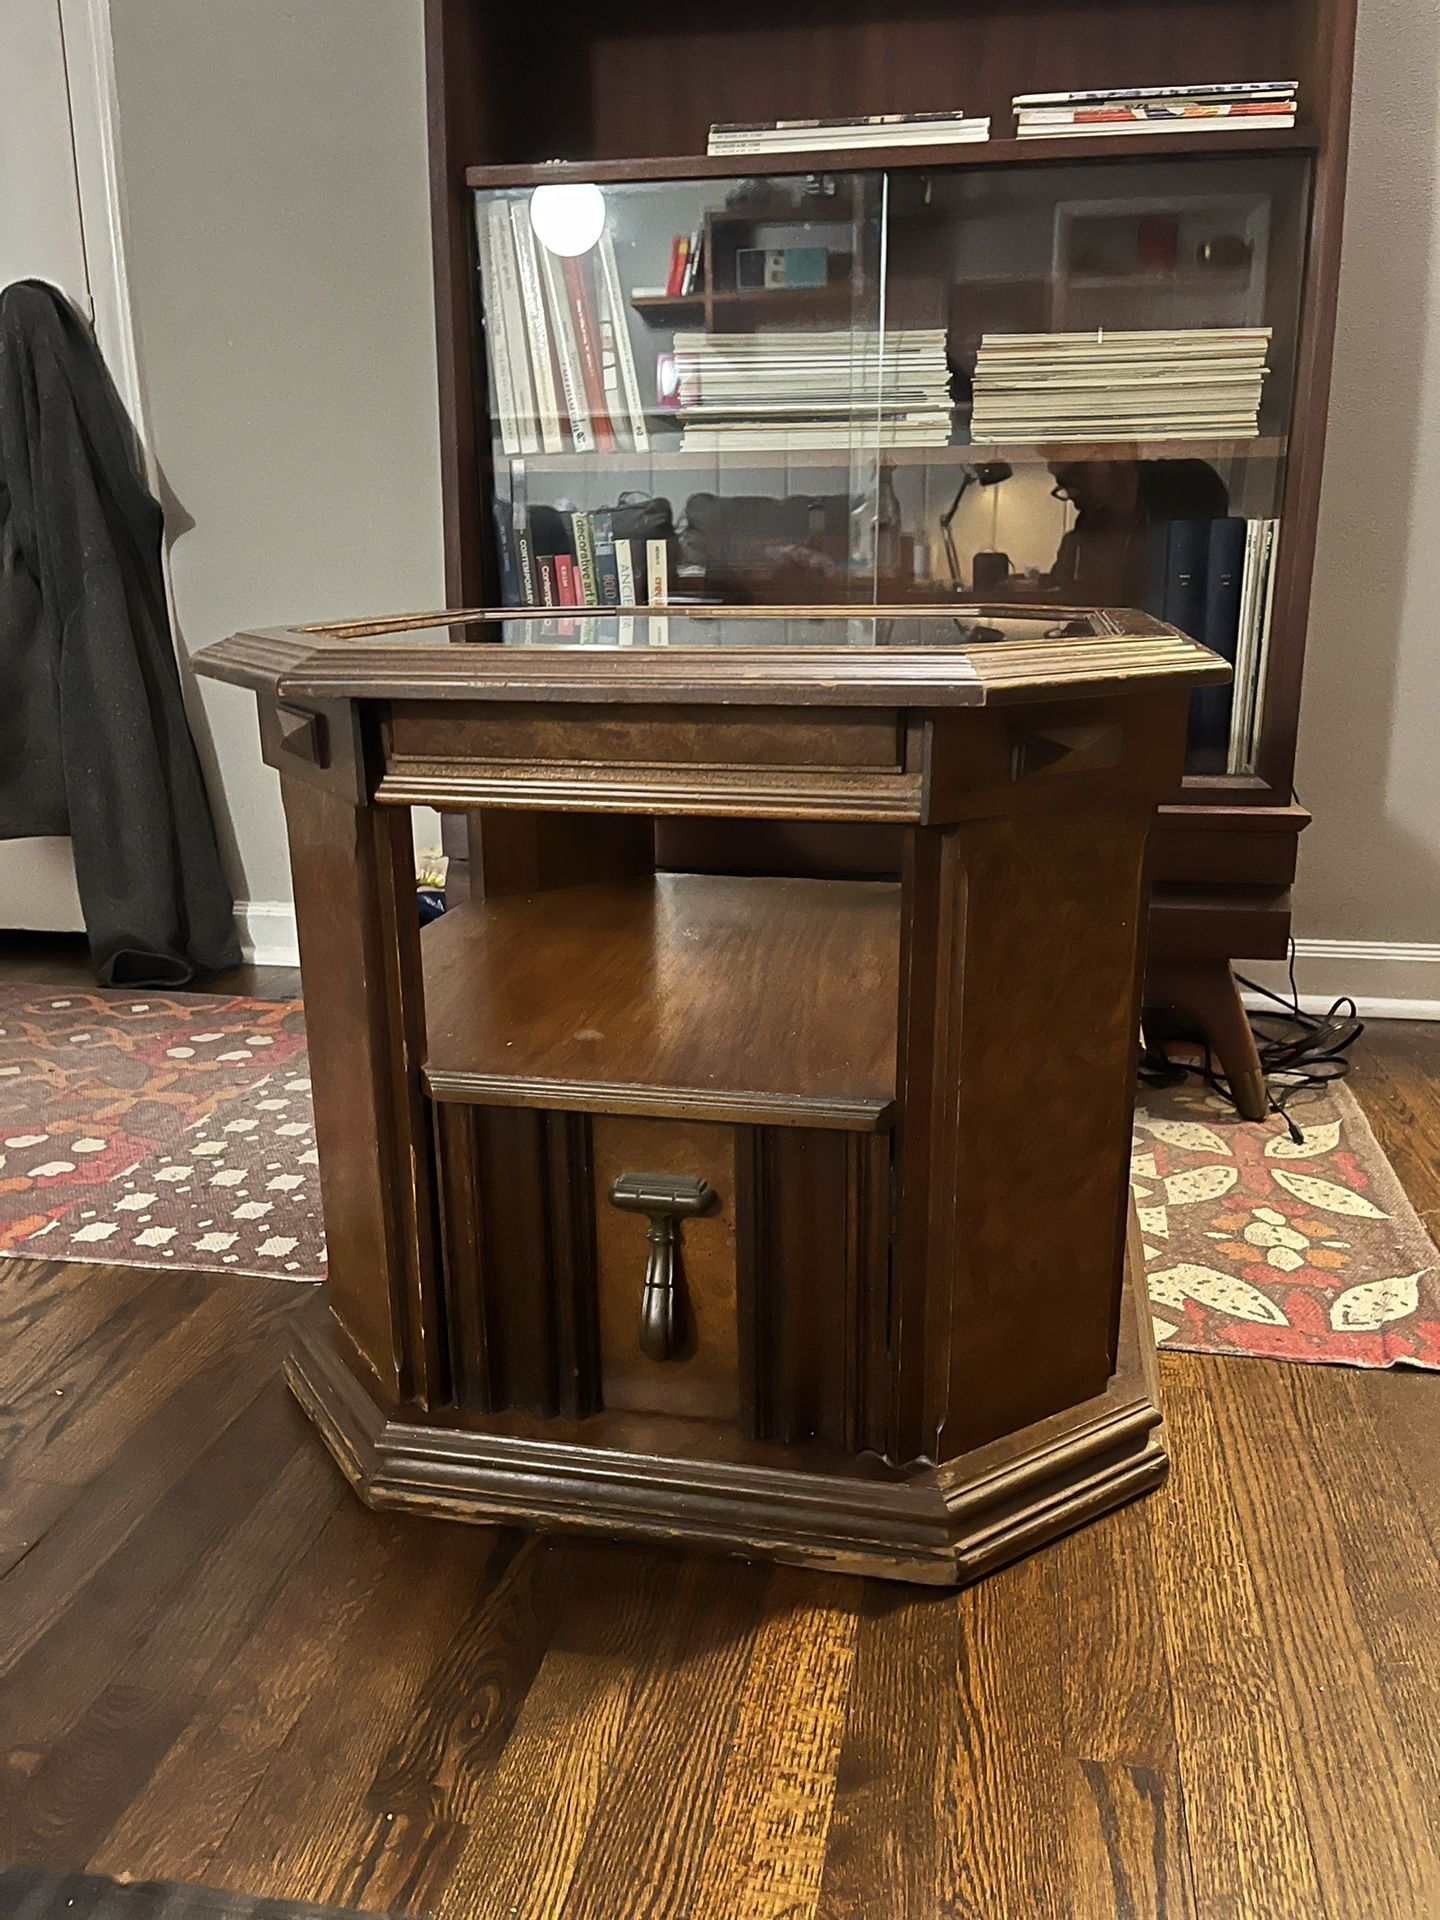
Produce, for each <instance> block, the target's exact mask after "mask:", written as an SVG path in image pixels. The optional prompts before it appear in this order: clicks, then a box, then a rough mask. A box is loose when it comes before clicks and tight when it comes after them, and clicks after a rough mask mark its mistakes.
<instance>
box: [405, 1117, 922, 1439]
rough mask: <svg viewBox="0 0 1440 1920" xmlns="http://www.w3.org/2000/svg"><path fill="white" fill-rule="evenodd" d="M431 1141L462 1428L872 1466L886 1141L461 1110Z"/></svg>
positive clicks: (878, 1425) (882, 1372)
mask: <svg viewBox="0 0 1440 1920" xmlns="http://www.w3.org/2000/svg"><path fill="white" fill-rule="evenodd" d="M435 1122H436V1148H437V1162H438V1175H439V1187H440V1198H441V1220H442V1226H441V1242H442V1255H443V1274H444V1288H445V1321H446V1325H447V1329H448V1340H449V1353H450V1368H451V1380H452V1397H453V1399H454V1402H455V1404H456V1406H457V1407H458V1408H459V1409H460V1410H461V1411H462V1413H463V1412H468V1413H476V1414H483V1413H495V1412H500V1411H502V1410H507V1409H513V1410H517V1411H523V1412H528V1413H533V1414H542V1415H555V1414H565V1415H569V1416H571V1417H572V1418H575V1419H579V1420H582V1421H583V1420H584V1419H585V1417H586V1416H588V1415H591V1414H595V1413H599V1412H600V1411H602V1410H611V1411H617V1410H618V1411H624V1412H629V1413H634V1414H637V1415H658V1416H662V1417H675V1418H683V1419H688V1420H702V1421H710V1422H715V1423H717V1424H719V1425H721V1426H723V1427H725V1428H727V1429H732V1430H734V1429H738V1430H739V1431H741V1432H743V1433H745V1434H747V1435H749V1436H750V1437H752V1438H756V1439H783V1440H803V1439H808V1438H811V1437H816V1438H820V1439H823V1440H827V1441H830V1442H832V1443H833V1444H836V1445H841V1446H845V1447H849V1448H851V1449H853V1450H859V1449H861V1448H864V1447H873V1448H875V1449H876V1450H883V1447H884V1444H885V1425H886V1419H887V1405H888V1402H887V1385H888V1365H887V1359H886V1348H887V1330H886V1326H885V1315H886V1310H887V1295H888V1273H889V1185H890V1137H889V1135H888V1134H885V1133H879V1134H847V1133H839V1132H834V1131H829V1130H826V1131H820V1130H812V1129H805V1128H794V1127H748V1126H729V1125H724V1124H718V1123H712V1122H699V1121H691V1120H681V1119H673V1120H672V1119H653V1118H647V1117H641V1116H636V1115H630V1114H593V1115H591V1114H582V1113H562V1112H555V1111H542V1110H535V1109H520V1108H508V1107H485V1106H475V1105H471V1104H461V1103H458V1102H438V1103H436V1105H435ZM636 1176H641V1178H640V1179H639V1180H638V1181H637V1179H636V1178H635V1177H636ZM702 1183H703V1185H702ZM637 1194H638V1199H637V1198H635V1197H634V1196H636V1195H637ZM617 1199H618V1201H619V1204H617ZM672 1200H674V1201H675V1204H676V1209H677V1210H676V1212H675V1213H674V1214H673V1215H671V1214H669V1213H668V1212H667V1209H668V1207H669V1205H670V1203H671V1201H672ZM657 1253H658V1255H659V1257H658V1258H657ZM667 1284H668V1287H669V1300H668V1309H669V1310H668V1313H660V1314H658V1315H657V1313H656V1312H655V1310H654V1309H655V1306H656V1298H657V1293H658V1292H659V1291H660V1290H663V1288H664V1287H665V1286H666V1285H667ZM657 1326H660V1327H661V1332H660V1334H659V1336H658V1337H657Z"/></svg>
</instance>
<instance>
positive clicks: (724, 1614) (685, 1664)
mask: <svg viewBox="0 0 1440 1920" xmlns="http://www.w3.org/2000/svg"><path fill="white" fill-rule="evenodd" d="M652 1557H653V1556H649V1555H645V1556H639V1557H638V1564H637V1568H636V1573H637V1576H640V1575H641V1571H642V1568H643V1566H644V1564H645V1561H646V1560H648V1559H650V1558H652ZM768 1572H769V1569H764V1570H762V1569H761V1568H759V1567H756V1566H750V1565H747V1564H746V1563H744V1562H741V1561H735V1560H710V1559H703V1558H700V1557H695V1558H691V1559H687V1560H686V1562H685V1564H684V1565H683V1566H682V1567H681V1569H680V1575H679V1579H678V1581H677V1583H676V1592H675V1605H674V1610H673V1613H672V1615H671V1617H670V1618H669V1619H668V1620H667V1622H666V1627H665V1630H664V1632H663V1634H662V1636H661V1638H660V1639H659V1641H658V1642H657V1644H656V1646H655V1648H654V1650H653V1654H652V1656H651V1658H650V1659H649V1660H648V1661H647V1662H646V1664H645V1666H644V1668H643V1669H642V1671H641V1673H640V1674H639V1675H638V1676H637V1681H636V1685H635V1689H634V1692H633V1694H632V1698H631V1706H630V1712H629V1715H628V1718H627V1720H626V1723H625V1727H624V1730H623V1732H622V1735H621V1740H620V1745H619V1748H618V1749H617V1752H616V1755H615V1759H614V1762H613V1764H612V1766H611V1768H610V1773H609V1776H608V1778H607V1779H606V1780H605V1781H604V1782H603V1783H602V1785H601V1789H600V1794H599V1797H598V1799H597V1801H596V1806H595V1816H594V1819H593V1821H592V1823H591V1826H590V1830H589V1832H588V1834H587V1835H586V1837H585V1840H584V1843H583V1844H582V1846H581V1849H580V1854H579V1858H578V1859H577V1861H576V1864H575V1874H574V1877H573V1879H572V1880H571V1882H570V1886H569V1889H568V1891H567V1894H566V1897H565V1901H564V1904H563V1906H561V1907H560V1908H559V1909H557V1911H558V1913H559V1914H561V1915H563V1916H564V1920H614V1916H615V1914H616V1913H617V1912H620V1911H623V1912H624V1914H625V1916H626V1920H680V1916H682V1915H685V1914H688V1913H689V1911H690V1908H691V1905H692V1903H693V1901H694V1898H695V1893H696V1888H697V1886H698V1885H699V1883H700V1878H701V1867H702V1862H703V1859H704V1854H705V1848H706V1844H707V1841H708V1837H709V1832H710V1823H711V1820H712V1817H713V1815H714V1811H715V1796H716V1790H717V1786H718V1783H719V1780H720V1777H721V1773H722V1770H723V1768H724V1765H725V1760H726V1756H727V1753H728V1750H729V1745H730V1740H731V1734H732V1729H733V1726H734V1723H735V1718H736V1713H737V1710H738V1707H739V1704H740V1700H741V1696H742V1691H743V1687H744V1682H745V1675H746V1672H747V1670H748V1667H749V1663H750V1658H751V1652H752V1648H753V1645H754V1635H755V1628H756V1622H757V1618H758V1615H759V1612H760V1606H761V1602H762V1600H763V1597H764V1591H765V1584H766V1579H767V1575H768Z"/></svg>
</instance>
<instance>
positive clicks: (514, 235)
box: [475, 173, 949, 606]
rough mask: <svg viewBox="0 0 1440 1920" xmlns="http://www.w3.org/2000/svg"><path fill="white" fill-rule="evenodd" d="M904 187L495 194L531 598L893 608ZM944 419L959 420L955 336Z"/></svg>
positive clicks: (487, 267)
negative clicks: (885, 576) (884, 435)
mask: <svg viewBox="0 0 1440 1920" xmlns="http://www.w3.org/2000/svg"><path fill="white" fill-rule="evenodd" d="M884 195H885V180H884V176H883V175H881V174H877V173H861V174H797V175H796V176H795V177H793V178H789V177H784V178H773V177H772V178H762V179H753V180H747V179H744V178H736V179H722V180H710V179H707V180H693V181H673V182H658V183H652V182H647V183H643V184H625V185H620V186H616V185H605V186H597V185H588V184H583V183H582V184H578V185H577V184H574V183H572V182H566V183H564V184H557V185H556V186H554V187H545V186H542V187H539V188H537V189H533V190H532V189H523V190H516V191H514V192H510V191H498V192H480V193H477V194H476V196H475V216H476V237H477V253H478V261H479V274H480V288H481V314H482V323H483V333H484V339H485V346H486V364H487V374H488V383H489V392H488V396H487V399H486V402H485V408H486V418H485V419H484V420H483V421H482V422H481V429H482V432H484V433H487V434H488V435H489V436H490V445H491V454H492V470H493V473H494V476H495V481H494V520H495V525H494V529H493V536H494V539H495V542H496V548H497V555H498V561H499V573H500V578H501V582H502V591H503V594H504V597H505V599H506V600H507V601H509V602H511V603H513V604H528V603H530V602H532V601H533V602H535V603H538V604H544V603H547V602H550V601H554V602H555V604H558V605H566V604H571V605H577V606H595V605H599V606H605V605H646V604H655V603H657V602H659V601H661V600H663V601H665V602H667V603H669V604H685V603H691V602H695V601H709V602H722V603H745V602H762V603H774V602H784V601H793V602H796V603H799V604H805V603H810V602H815V603H826V602H832V601H850V600H855V601H873V599H874V596H875V580H876V567H877V555H878V554H879V553H882V552H884V550H885V549H884V541H885V539H886V538H887V537H888V536H889V535H890V533H891V532H892V529H890V528H887V527H884V526H882V525H881V518H882V501H881V473H880V466H879V461H878V458H877V426H876V423H877V419H878V418H879V417H880V416H881V414H882V413H883V411H884V408H883V394H884V391H885V371H884V368H883V366H882V350H883V348H884V344H885V339H886V335H885V330H884V325H883V316H884V290H883V283H882V262H883V216H884ZM932 357H933V361H934V365H933V367H932V369H931V373H932V386H933V387H937V388H938V390H939V397H938V398H937V399H935V400H934V401H933V402H932V405H931V409H930V415H929V419H930V430H931V431H932V432H933V433H937V434H940V433H943V434H944V435H946V436H948V433H949V399H948V393H946V392H945V391H944V383H945V375H946V370H945V362H944V340H943V332H942V333H938V334H937V335H936V340H935V345H934V349H933V355H932Z"/></svg>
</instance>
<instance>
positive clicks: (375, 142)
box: [111, 0, 444, 957]
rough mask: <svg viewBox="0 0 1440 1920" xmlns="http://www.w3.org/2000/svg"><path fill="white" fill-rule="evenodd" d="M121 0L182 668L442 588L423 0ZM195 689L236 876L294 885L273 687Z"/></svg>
mask: <svg viewBox="0 0 1440 1920" xmlns="http://www.w3.org/2000/svg"><path fill="white" fill-rule="evenodd" d="M111 12H112V20H113V32H114V53H115V75H116V87H117V93H118V101H119V131H120V148H121V153H122V158H123V167H124V174H125V187H126V207H127V260H128V268H129V275H130V283H131V294H132V299H133V302H134V309H135V317H136V325H137V331H138V336H139V353H140V364H141V370H142V378H143V382H144V388H145V401H146V412H147V419H148V427H149V433H150V439H151V443H152V446H153V450H154V453H155V455H156V457H157V459H158V461H159V465H160V468H161V470H162V473H163V476H164V483H165V488H166V491H167V496H168V497H167V500H166V506H167V516H168V520H169V527H170V538H171V567H172V577H173V586H174V600H175V609H176V616H177V624H178V627H179V633H180V645H181V653H182V664H183V663H184V661H185V660H186V659H187V658H188V655H189V654H190V653H193V652H195V651H196V650H198V649H199V648H200V647H203V646H205V645H207V644H208V643H209V642H211V641H213V640H217V639H220V638H222V637H223V636H224V635H226V634H228V633H230V632H232V631H233V630H234V629H236V628H237V627H242V626H274V625H283V624H286V623H290V622H295V621H309V620H317V619H325V618H327V617H330V616H334V615H351V614H361V613H370V612H376V613H384V612H400V611H405V610H407V609H412V608H419V607H427V606H437V605H442V604H443V599H444V590H443V569H442V560H441V525H440V493H439V450H438V427H437V417H436V385H435V351H434V320H433V296H432V287H431V266H430V219H429V204H428V190H427V184H426V149H425V90H424V47H423V34H422V8H421V5H420V0H112V7H111ZM191 691H192V694H195V695H196V697H195V698H193V699H192V715H193V717H194V721H195V725H196V729H197V734H198V735H199V738H200V745H201V751H202V754H204V755H205V756H206V757H207V762H208V767H209V769H210V771H211V776H212V777H211V790H212V794H213V796H214V797H215V799H216V803H217V808H218V811H219V814H220V831H221V836H222V845H223V846H224V847H225V849H226V853H227V859H228V862H229V867H230V874H231V879H232V883H233V884H234V887H235V890H236V893H237V895H238V896H239V897H240V898H241V900H243V901H246V902H253V903H260V904H261V905H262V907H263V904H264V903H274V902H279V903H281V904H282V907H283V906H284V904H285V903H288V901H289V899H290V880H289V871H288V865H287V861H286V853H285V837H284V826H283V821H282V817H281V811H280V802H279V794H278V785H277V782H276V778H275V775H274V774H273V773H272V772H271V771H270V770H269V769H268V768H267V767H265V766H264V765H263V764H262V762H261V760H260V752H259V742H258V737H257V733H256V727H255V710H254V701H253V699H252V698H251V697H250V696H249V695H247V694H244V693H241V692H239V691H237V690H235V689H232V688H227V687H220V686H217V685H216V684H215V683H214V682H211V681H204V682H200V683H199V688H198V693H196V689H195V688H194V686H193V684H192V688H191ZM217 775H218V777H216V776H217ZM267 926H268V927H269V928H270V934H269V940H270V942H271V947H272V951H271V954H270V956H269V957H281V954H282V952H283V949H284V948H285V946H286V944H287V943H288V941H289V939H290V930H289V925H288V922H287V920H286V918H285V916H284V914H283V912H282V913H281V914H280V915H279V916H275V915H273V914H270V915H267V914H266V913H264V912H263V911H262V912H261V913H260V914H258V915H257V916H256V918H255V924H254V926H253V927H252V929H251V931H252V933H254V934H256V935H257V936H258V937H259V938H260V940H261V941H262V944H263V943H264V942H265V940H266V938H267V936H266V933H265V928H266V927H267ZM262 957H263V956H262Z"/></svg>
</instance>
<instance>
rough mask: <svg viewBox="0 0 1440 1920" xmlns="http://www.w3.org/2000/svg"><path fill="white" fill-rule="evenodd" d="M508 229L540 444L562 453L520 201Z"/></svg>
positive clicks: (556, 397) (535, 272)
mask: <svg viewBox="0 0 1440 1920" xmlns="http://www.w3.org/2000/svg"><path fill="white" fill-rule="evenodd" d="M510 230H511V235H512V237H513V239H514V242H515V258H516V262H517V264H518V268H519V275H520V299H521V303H522V305H523V306H524V309H525V330H526V333H527V335H528V337H529V341H530V362H531V369H532V372H533V375H534V380H535V406H536V412H537V413H538V415H539V426H540V444H541V446H542V447H543V448H544V450H545V452H546V453H563V452H564V451H565V433H564V427H563V424H562V421H561V417H560V390H559V382H558V380H557V378H556V373H555V359H554V354H553V351H552V348H551V342H550V329H549V327H548V326H547V325H546V323H545V295H544V292H543V290H542V288H541V285H540V263H539V261H538V259H537V258H536V253H535V234H534V230H533V229H532V227H531V225H530V214H529V210H528V208H527V207H526V205H525V204H524V202H523V201H520V200H512V201H511V203H510Z"/></svg>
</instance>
